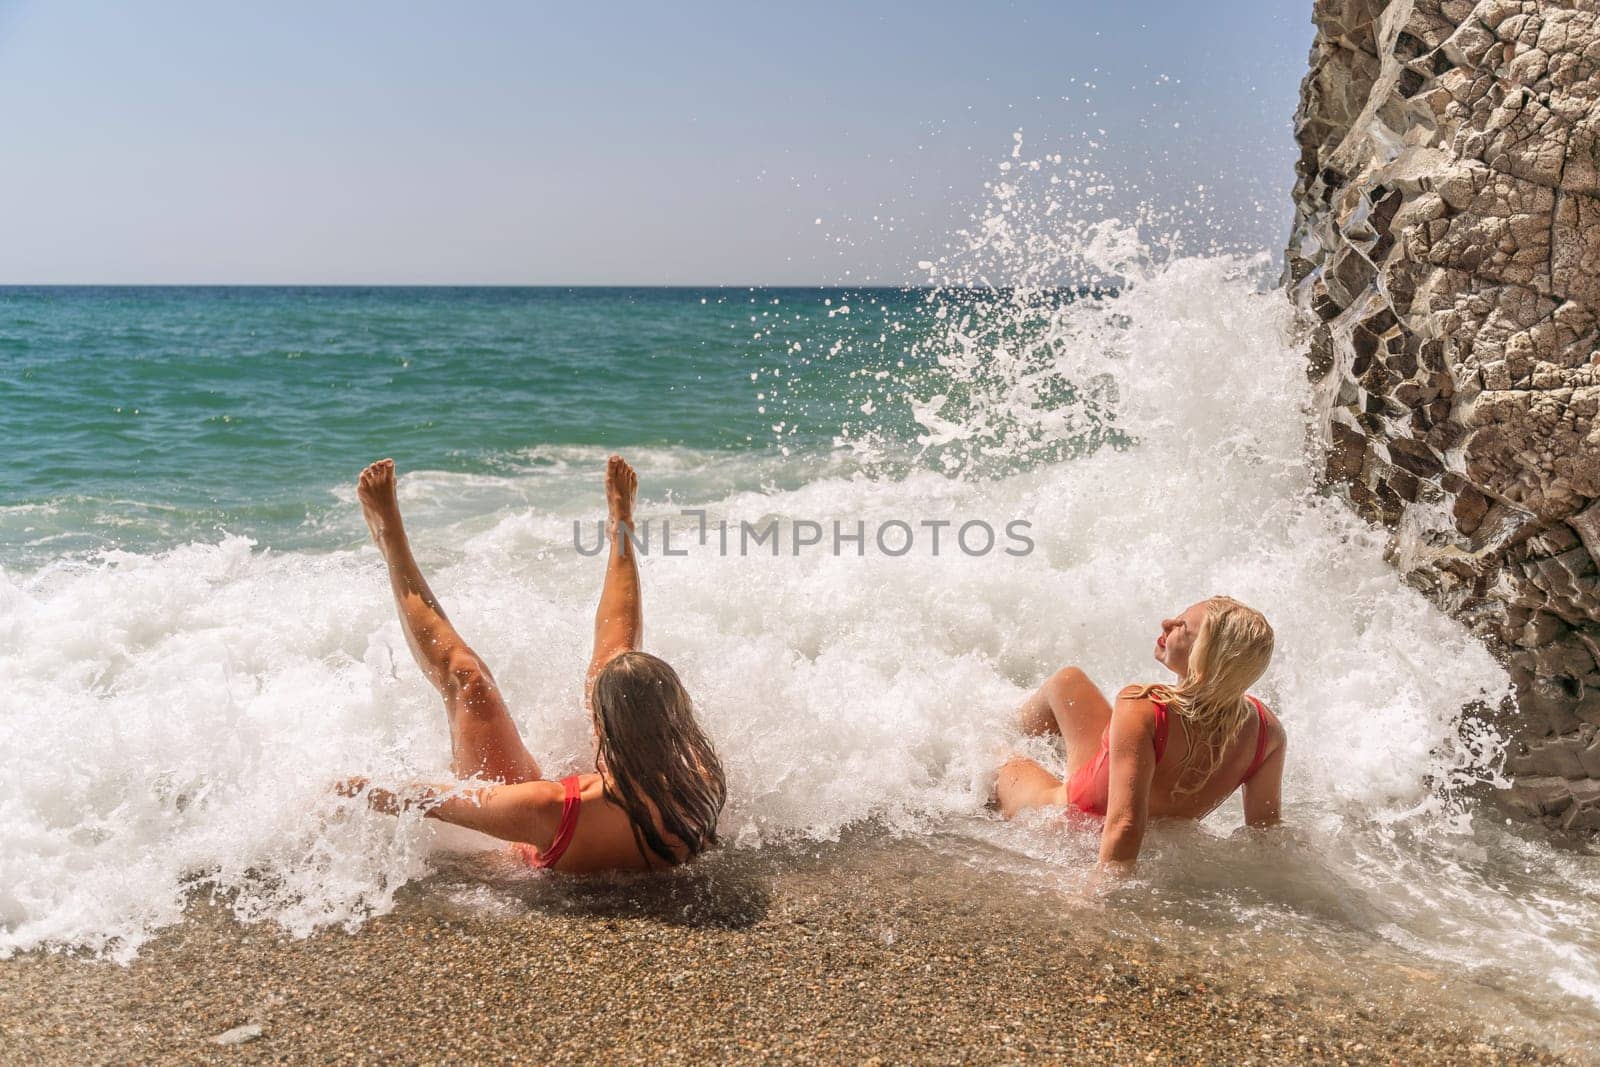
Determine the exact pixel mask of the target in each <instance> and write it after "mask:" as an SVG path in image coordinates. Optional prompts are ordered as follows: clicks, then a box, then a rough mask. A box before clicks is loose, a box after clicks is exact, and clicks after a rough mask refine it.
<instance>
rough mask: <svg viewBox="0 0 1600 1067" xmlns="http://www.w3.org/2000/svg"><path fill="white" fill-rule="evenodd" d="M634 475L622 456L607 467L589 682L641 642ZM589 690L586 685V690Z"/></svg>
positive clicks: (642, 638)
mask: <svg viewBox="0 0 1600 1067" xmlns="http://www.w3.org/2000/svg"><path fill="white" fill-rule="evenodd" d="M638 488H639V476H638V475H637V474H635V473H634V471H633V468H632V467H630V466H628V464H627V461H625V460H624V459H623V458H622V457H621V456H612V457H611V458H610V460H608V461H607V463H606V508H607V511H608V515H607V521H606V536H607V538H608V540H609V541H610V542H611V543H610V545H609V548H608V550H607V552H606V581H605V585H604V587H603V588H601V590H600V606H599V607H598V608H597V609H596V610H595V613H594V655H593V656H592V657H591V658H590V660H589V676H588V681H589V682H590V683H593V681H594V677H595V675H597V674H599V673H600V670H601V668H603V667H604V666H605V665H606V664H607V663H609V662H611V659H612V657H614V656H618V655H621V654H622V653H624V652H632V651H633V650H634V649H636V648H638V647H639V645H640V644H641V643H642V642H643V640H644V604H643V601H642V599H641V597H640V593H639V561H638V560H637V559H635V558H634V546H633V545H632V544H630V543H629V542H628V533H631V532H632V530H633V497H634V494H635V493H636V492H637V491H638ZM587 688H588V686H587V685H586V686H585V690H586V691H587Z"/></svg>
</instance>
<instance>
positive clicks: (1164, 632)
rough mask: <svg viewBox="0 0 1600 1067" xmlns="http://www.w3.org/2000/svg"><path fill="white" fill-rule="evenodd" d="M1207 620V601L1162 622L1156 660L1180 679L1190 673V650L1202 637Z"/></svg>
mask: <svg viewBox="0 0 1600 1067" xmlns="http://www.w3.org/2000/svg"><path fill="white" fill-rule="evenodd" d="M1205 618H1206V601H1204V600H1202V601H1200V602H1199V603H1196V604H1190V605H1189V606H1188V607H1186V608H1184V609H1183V610H1182V611H1180V612H1179V613H1178V614H1176V615H1174V616H1173V617H1172V618H1170V619H1162V620H1161V636H1160V637H1157V638H1156V659H1157V660H1158V661H1159V662H1160V663H1161V665H1162V666H1164V667H1166V668H1167V670H1169V671H1171V672H1172V673H1173V674H1176V675H1177V676H1178V677H1179V678H1182V677H1184V676H1185V675H1186V674H1188V673H1189V650H1190V649H1192V648H1194V639H1195V638H1196V637H1198V636H1199V635H1200V624H1201V623H1202V622H1204V621H1205Z"/></svg>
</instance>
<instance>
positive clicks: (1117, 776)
mask: <svg viewBox="0 0 1600 1067" xmlns="http://www.w3.org/2000/svg"><path fill="white" fill-rule="evenodd" d="M1155 732H1156V722H1155V710H1154V709H1153V708H1152V707H1151V706H1150V702H1149V701H1148V700H1133V699H1123V700H1118V701H1117V707H1116V710H1114V711H1113V712H1112V713H1111V782H1110V785H1111V791H1110V795H1109V796H1108V797H1107V799H1106V826H1105V830H1103V831H1102V832H1101V834H1100V866H1101V867H1102V868H1103V869H1105V870H1108V871H1111V872H1113V873H1116V874H1128V873H1131V872H1132V871H1133V865H1134V861H1136V860H1137V859H1138V858H1139V846H1141V845H1142V844H1144V831H1145V826H1146V824H1147V823H1148V822H1149V819H1150V783H1151V782H1152V781H1154V780H1155V776H1156V750H1155Z"/></svg>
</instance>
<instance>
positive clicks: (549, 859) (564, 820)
mask: <svg viewBox="0 0 1600 1067" xmlns="http://www.w3.org/2000/svg"><path fill="white" fill-rule="evenodd" d="M561 788H562V790H563V795H562V797H561V822H560V823H558V824H557V825H556V836H555V840H553V841H551V842H550V847H549V849H547V850H546V851H544V852H542V853H541V852H540V851H539V850H538V849H536V848H534V847H533V846H532V845H525V844H523V843H521V842H520V841H519V842H514V843H513V844H512V846H511V850H512V851H513V852H515V853H516V854H517V855H518V856H520V857H522V861H523V862H524V863H526V864H527V865H528V866H530V867H537V868H541V869H542V868H545V867H554V866H555V865H556V864H557V863H558V862H560V860H561V857H562V856H563V855H564V854H565V853H566V851H567V846H568V845H570V844H572V835H573V834H574V833H575V832H576V831H577V829H578V810H579V809H580V808H582V807H583V796H582V795H581V794H580V793H579V791H578V776H577V775H576V774H574V775H571V776H569V777H566V778H563V779H561Z"/></svg>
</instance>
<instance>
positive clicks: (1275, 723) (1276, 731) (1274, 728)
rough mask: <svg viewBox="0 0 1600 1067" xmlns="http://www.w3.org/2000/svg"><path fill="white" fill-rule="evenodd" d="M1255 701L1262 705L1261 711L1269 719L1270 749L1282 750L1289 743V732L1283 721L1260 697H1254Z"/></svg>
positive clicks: (1268, 736) (1268, 735)
mask: <svg viewBox="0 0 1600 1067" xmlns="http://www.w3.org/2000/svg"><path fill="white" fill-rule="evenodd" d="M1251 699H1253V700H1255V702H1256V703H1257V704H1259V705H1261V710H1262V712H1263V713H1265V715H1266V717H1267V747H1268V749H1274V748H1282V747H1284V746H1285V745H1287V744H1288V743H1289V731H1288V730H1286V729H1284V726H1283V720H1282V719H1280V718H1278V716H1277V714H1276V713H1275V712H1274V711H1273V710H1272V708H1271V706H1269V705H1268V704H1267V702H1266V701H1265V700H1262V699H1261V698H1260V697H1254V696H1252V698H1251Z"/></svg>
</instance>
